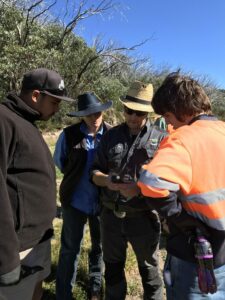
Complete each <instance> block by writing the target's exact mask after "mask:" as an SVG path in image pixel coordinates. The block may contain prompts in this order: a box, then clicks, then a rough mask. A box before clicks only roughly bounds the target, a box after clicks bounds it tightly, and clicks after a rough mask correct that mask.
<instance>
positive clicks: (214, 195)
mask: <svg viewBox="0 0 225 300" xmlns="http://www.w3.org/2000/svg"><path fill="white" fill-rule="evenodd" d="M179 199H180V200H182V201H188V202H193V203H199V204H205V205H207V204H213V203H216V202H218V201H220V200H222V201H224V200H225V189H218V190H215V191H211V192H207V193H201V194H194V195H193V194H192V195H190V196H184V195H181V196H180V197H179Z"/></svg>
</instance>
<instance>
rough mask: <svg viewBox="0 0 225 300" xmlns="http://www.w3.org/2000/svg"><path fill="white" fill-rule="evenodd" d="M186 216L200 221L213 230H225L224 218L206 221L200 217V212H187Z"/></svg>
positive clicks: (205, 218)
mask: <svg viewBox="0 0 225 300" xmlns="http://www.w3.org/2000/svg"><path fill="white" fill-rule="evenodd" d="M188 214H189V215H191V216H193V217H195V218H196V219H199V220H201V221H202V222H203V223H205V224H206V225H208V226H209V227H212V228H215V229H217V230H225V218H221V219H208V218H207V217H206V216H204V215H202V214H201V213H200V212H193V211H190V210H188Z"/></svg>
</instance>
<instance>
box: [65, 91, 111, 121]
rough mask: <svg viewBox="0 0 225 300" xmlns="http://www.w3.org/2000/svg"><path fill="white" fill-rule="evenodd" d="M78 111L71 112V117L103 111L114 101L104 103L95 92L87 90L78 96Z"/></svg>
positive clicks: (69, 114)
mask: <svg viewBox="0 0 225 300" xmlns="http://www.w3.org/2000/svg"><path fill="white" fill-rule="evenodd" d="M77 100H78V102H77V107H78V111H74V112H70V113H68V114H67V115H68V116H69V117H85V116H88V115H91V114H94V113H98V112H102V111H104V110H106V109H108V108H110V107H111V106H112V101H107V102H106V103H102V102H101V100H100V99H99V98H98V96H97V95H95V94H94V93H93V92H87V93H84V94H82V95H79V96H78V97H77Z"/></svg>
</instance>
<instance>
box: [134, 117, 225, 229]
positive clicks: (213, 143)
mask: <svg viewBox="0 0 225 300" xmlns="http://www.w3.org/2000/svg"><path fill="white" fill-rule="evenodd" d="M138 185H139V187H140V188H141V192H142V194H143V195H145V196H148V197H152V198H160V197H167V196H169V193H170V191H172V192H178V191H179V200H180V201H181V202H182V206H183V208H184V209H185V210H186V211H187V212H188V213H189V214H191V215H192V216H194V217H197V218H199V219H201V220H202V221H203V222H205V223H206V224H208V225H209V226H211V227H213V228H216V229H218V230H225V123H224V122H222V121H215V120H213V121H212V120H198V121H195V122H194V123H192V124H191V125H186V126H182V127H180V128H178V129H177V130H175V131H174V132H173V133H172V134H171V135H169V136H168V137H166V138H165V139H164V140H163V141H162V142H161V144H160V148H159V150H158V152H157V153H156V155H155V157H154V159H153V160H152V161H151V162H150V163H149V164H147V165H144V166H143V168H142V174H141V176H140V179H139V182H138ZM155 201H157V199H156V200H155Z"/></svg>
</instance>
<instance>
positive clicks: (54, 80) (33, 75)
mask: <svg viewBox="0 0 225 300" xmlns="http://www.w3.org/2000/svg"><path fill="white" fill-rule="evenodd" d="M22 90H39V91H41V92H42V93H43V94H46V95H49V96H52V97H54V98H58V99H60V100H65V101H75V100H74V99H71V98H69V97H66V94H67V93H66V89H65V85H64V81H63V79H62V77H61V76H60V75H59V74H58V73H57V72H55V71H53V70H49V69H45V68H39V69H35V70H31V71H29V72H27V73H26V74H24V76H23V81H22Z"/></svg>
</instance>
